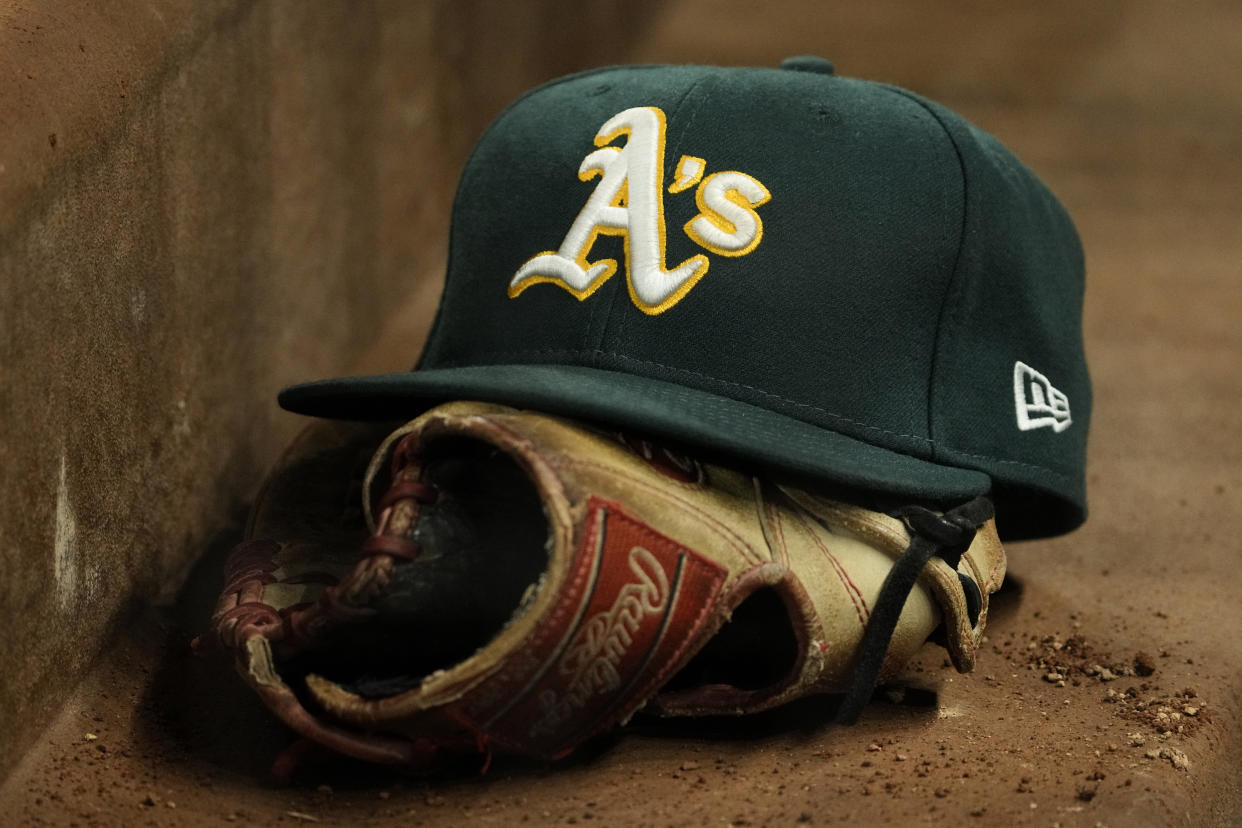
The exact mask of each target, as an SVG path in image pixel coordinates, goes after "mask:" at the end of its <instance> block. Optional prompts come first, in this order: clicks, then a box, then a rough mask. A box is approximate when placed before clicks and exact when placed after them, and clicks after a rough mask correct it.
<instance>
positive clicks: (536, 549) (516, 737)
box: [206, 402, 1005, 765]
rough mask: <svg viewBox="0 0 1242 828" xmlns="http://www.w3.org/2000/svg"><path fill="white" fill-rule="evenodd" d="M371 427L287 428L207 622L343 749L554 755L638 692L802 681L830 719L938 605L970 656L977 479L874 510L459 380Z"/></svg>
mask: <svg viewBox="0 0 1242 828" xmlns="http://www.w3.org/2000/svg"><path fill="white" fill-rule="evenodd" d="M384 433H385V432H384V430H382V429H381V430H377V429H376V427H374V426H358V425H346V424H340V423H331V422H321V423H318V424H316V425H314V426H312V427H311V428H309V429H308V430H307V431H306V432H305V433H304V434H303V435H302V436H301V438H299V440H298V441H297V442H296V443H295V444H294V445H293V446H292V447H291V448H290V449H289V451H288V452H287V453H286V454H285V456H284V458H283V459H282V460H281V462H280V463H279V465H278V467H277V469H276V470H275V472H274V473H273V475H272V476H271V478H270V480H269V481H268V483H267V485H266V487H265V489H264V491H263V492H262V494H261V495H260V497H259V499H258V502H257V504H256V506H255V508H254V511H253V514H252V516H251V520H250V525H249V528H248V531H247V537H248V540H246V541H245V542H243V543H242V544H240V545H239V546H238V547H237V548H236V549H235V550H234V551H233V553H232V554H231V556H230V558H229V561H228V563H227V567H226V569H227V571H226V576H225V580H226V582H227V583H226V586H225V588H224V591H223V594H222V595H221V598H220V601H219V605H218V607H217V610H216V613H215V615H214V617H213V619H212V627H211V632H210V633H209V635H208V636H207V637H206V640H211V641H214V642H216V643H218V644H219V645H222V646H223V647H225V648H226V649H227V650H229V651H230V652H231V653H232V654H233V656H234V657H235V661H236V666H237V669H238V671H239V672H240V673H241V675H242V677H243V678H244V679H245V680H246V682H247V683H249V684H250V686H251V687H253V688H254V689H255V690H256V691H257V692H258V694H259V695H260V696H261V697H262V699H263V701H264V702H265V703H266V704H267V705H268V706H269V707H270V708H271V709H272V711H274V712H275V713H276V714H277V715H278V716H279V717H280V718H281V719H282V720H284V722H285V723H287V724H288V725H289V726H290V727H291V728H292V729H293V730H295V731H296V732H298V733H299V734H301V735H302V736H304V737H306V738H307V739H309V740H311V741H312V742H315V743H318V744H320V745H324V746H327V747H330V748H332V749H335V750H337V751H340V752H342V753H345V754H348V755H351V756H354V757H358V758H361V759H366V760H372V761H377V762H387V763H405V764H415V765H421V764H425V763H426V762H427V761H428V760H429V759H430V758H431V757H432V756H433V755H434V754H435V753H436V752H437V751H440V750H450V751H459V750H464V751H474V750H481V751H483V752H485V753H487V754H488V755H490V753H491V752H492V751H502V752H507V753H515V754H523V755H528V756H535V757H544V758H557V757H561V756H564V755H566V754H567V753H569V752H570V751H572V750H573V749H574V748H575V747H576V746H578V745H580V744H581V743H582V742H584V741H585V740H587V739H588V738H590V737H592V736H594V735H596V734H599V733H602V732H604V731H606V730H609V729H611V728H613V727H614V726H617V725H619V724H623V723H624V722H625V721H627V720H628V719H629V717H630V716H631V715H632V714H633V713H634V712H635V711H637V710H638V709H639V708H643V709H645V710H647V711H651V712H654V713H657V714H661V715H669V716H680V715H689V716H699V715H719V714H745V713H750V712H753V711H758V710H763V709H766V708H770V707H773V706H775V705H779V704H781V703H783V702H786V701H789V700H791V699H795V698H799V697H802V696H805V695H807V694H812V693H815V694H820V693H823V694H844V700H843V701H842V702H841V703H840V707H839V708H838V718H839V719H841V720H844V721H852V720H853V719H854V718H856V717H857V715H858V714H859V712H860V711H861V709H862V707H863V706H864V705H865V703H866V702H867V700H868V699H869V698H870V695H871V692H872V690H873V689H874V686H875V685H876V683H877V682H878V681H882V680H884V679H885V678H886V677H890V676H892V675H893V674H894V673H895V672H897V671H898V670H899V669H900V668H901V666H902V665H903V664H904V663H905V662H906V661H907V659H909V658H910V657H911V656H912V655H913V654H914V653H915V651H916V650H918V649H919V648H920V647H921V646H922V645H923V644H924V642H925V641H926V640H927V639H928V638H929V637H930V636H931V635H932V634H933V633H934V632H937V631H938V630H942V631H943V637H942V638H941V640H942V641H943V643H944V645H945V646H946V647H947V649H948V651H949V654H950V656H951V657H952V659H953V663H954V664H955V666H956V667H957V669H958V670H961V671H967V670H970V669H971V668H972V666H973V664H974V660H975V653H976V649H977V647H978V645H979V641H980V637H981V635H982V631H983V628H984V623H985V621H986V619H987V608H988V595H989V594H990V593H991V592H993V591H995V590H996V589H997V588H998V587H999V585H1000V583H1001V580H1002V578H1003V577H1004V572H1005V554H1004V551H1003V549H1002V547H1001V544H1000V542H999V540H998V539H997V536H996V531H995V528H994V525H993V521H992V520H991V517H992V515H991V505H990V504H989V502H988V501H987V500H986V499H982V498H981V499H977V500H974V501H971V502H969V503H966V504H962V505H960V506H958V507H956V508H954V509H951V510H948V511H944V512H941V511H933V510H930V509H926V508H921V507H917V506H909V507H904V508H897V509H892V508H887V509H884V510H883V511H879V510H875V509H873V508H865V507H864V506H862V505H851V504H847V503H844V502H840V501H838V500H831V499H828V498H826V497H823V496H820V495H818V494H814V493H812V492H809V491H805V490H802V489H798V488H794V487H791V486H789V485H783V484H782V483H781V482H779V481H776V480H770V479H766V478H765V477H762V476H754V475H751V474H747V473H743V472H741V471H738V470H735V469H731V468H728V467H726V466H724V465H712V464H708V463H705V462H699V461H696V460H694V459H691V458H687V457H683V456H681V455H679V454H675V453H673V452H671V451H668V450H666V449H662V448H659V447H657V446H655V445H653V444H651V443H649V442H646V441H643V440H639V439H635V438H632V437H628V436H626V435H618V434H615V433H608V432H606V431H601V430H596V429H594V428H591V427H588V426H585V425H582V424H578V423H574V422H570V421H567V420H564V419H559V418H555V417H551V416H546V415H543V414H538V413H534V412H529V411H517V410H514V409H510V408H504V407H501V406H496V405H488V404H481V403H471V402H458V403H451V404H448V405H444V406H441V407H439V408H436V409H434V410H432V411H430V412H428V413H426V414H424V415H423V416H421V417H419V418H418V419H416V420H414V421H413V422H411V423H409V424H407V425H405V426H402V427H401V428H398V429H396V430H395V431H392V432H391V433H390V434H388V436H387V437H386V438H385V437H384ZM376 445H378V446H379V448H378V450H375V446H376ZM372 454H373V457H372ZM367 458H372V459H370V462H369V464H368V463H367ZM869 505H871V506H873V507H875V506H877V505H878V504H869Z"/></svg>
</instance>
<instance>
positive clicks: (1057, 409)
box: [1013, 362, 1070, 432]
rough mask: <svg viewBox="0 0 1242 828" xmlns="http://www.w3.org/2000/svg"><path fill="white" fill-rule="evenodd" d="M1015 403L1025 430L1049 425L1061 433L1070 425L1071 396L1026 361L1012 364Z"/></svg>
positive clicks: (1019, 419)
mask: <svg viewBox="0 0 1242 828" xmlns="http://www.w3.org/2000/svg"><path fill="white" fill-rule="evenodd" d="M1013 402H1014V406H1015V407H1016V408H1017V411H1018V428H1019V429H1021V430H1022V431H1030V430H1031V429H1034V428H1043V427H1044V426H1048V427H1050V428H1051V429H1052V430H1053V431H1056V432H1062V431H1065V429H1067V428H1069V426H1070V408H1069V399H1068V398H1066V396H1065V395H1064V394H1062V393H1061V392H1060V391H1058V390H1057V389H1056V388H1054V387H1053V386H1052V383H1050V382H1049V381H1048V378H1047V377H1045V376H1044V375H1043V374H1041V373H1039V372H1038V371H1036V370H1035V369H1034V368H1032V367H1031V366H1029V365H1027V364H1026V363H1024V362H1015V363H1014V364H1013Z"/></svg>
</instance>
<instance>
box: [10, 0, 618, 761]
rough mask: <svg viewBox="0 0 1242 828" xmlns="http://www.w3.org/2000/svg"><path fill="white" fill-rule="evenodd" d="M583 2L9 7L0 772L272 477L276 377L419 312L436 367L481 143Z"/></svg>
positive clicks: (353, 348) (565, 43)
mask: <svg viewBox="0 0 1242 828" xmlns="http://www.w3.org/2000/svg"><path fill="white" fill-rule="evenodd" d="M619 5H620V4H603V5H600V6H598V7H594V8H593V9H590V10H587V11H586V12H583V13H579V14H578V15H577V17H576V19H577V20H578V21H579V22H580V23H582V24H583V25H584V26H588V27H589V26H597V25H601V24H607V23H608V22H610V21H611V20H612V19H613V17H615V16H616V13H617V9H618V7H619ZM570 10H572V5H571V4H568V3H564V2H552V1H551V0H550V1H549V2H543V3H537V4H526V5H522V6H521V7H518V5H517V4H504V5H502V4H499V3H497V4H484V3H470V2H466V3H454V2H448V1H447V0H445V1H444V2H427V3H403V2H366V3H354V2H344V0H342V1H341V2H314V3H303V2H293V1H292V0H286V2H260V3H249V2H235V1H234V0H209V1H204V0H185V1H183V2H172V3H155V4H152V3H142V2H135V1H134V0H109V2H102V3H89V4H65V3H58V2H51V0H48V1H47V2H43V1H42V0H32V2H27V3H24V4H18V5H12V4H5V6H4V7H2V8H0V492H2V493H3V497H0V621H2V622H3V625H4V634H3V635H2V636H0V665H4V667H3V669H2V670H0V744H3V745H4V746H5V749H4V750H3V751H0V777H2V776H3V775H4V773H5V772H6V771H7V769H8V766H9V763H11V762H12V761H13V760H15V759H16V757H17V756H18V755H19V754H20V752H21V749H22V748H23V747H24V746H25V745H27V744H28V743H29V741H30V739H31V738H32V737H33V736H34V734H35V732H36V731H37V729H38V728H39V727H40V726H42V725H43V724H44V723H45V722H46V721H47V720H48V719H49V717H50V716H51V714H52V713H53V712H54V710H55V709H56V708H57V706H58V705H59V704H60V703H61V702H62V701H63V699H64V698H65V696H66V693H67V692H68V691H69V690H70V689H71V688H72V687H73V685H74V684H75V682H76V680H77V679H78V677H79V676H80V675H81V673H82V670H83V669H84V667H85V666H86V664H87V663H88V662H89V661H90V660H91V659H92V658H93V657H94V656H95V655H96V653H97V652H98V651H99V648H100V646H101V645H102V643H103V642H104V641H106V640H107V638H108V637H109V636H110V635H111V634H112V633H113V631H114V629H115V627H116V624H117V622H118V620H120V619H122V618H123V617H124V615H125V613H126V611H127V608H129V607H132V606H134V605H141V604H146V603H149V602H151V601H153V600H157V599H159V598H160V597H161V596H162V597H167V596H169V595H170V594H172V592H173V591H175V589H176V587H177V585H178V584H179V583H180V581H181V580H182V578H183V577H184V575H185V573H186V571H187V569H188V567H189V565H190V564H191V562H192V561H193V560H194V558H195V557H196V556H197V555H198V554H199V552H200V550H201V548H202V545H203V543H204V541H205V539H206V538H207V537H209V536H210V535H211V534H212V533H213V532H214V531H216V530H218V529H219V527H220V526H221V525H223V524H224V523H226V522H227V521H228V520H229V519H230V516H232V515H234V514H235V513H236V511H237V508H238V504H239V503H240V502H242V501H243V500H244V499H245V498H246V497H248V496H249V494H250V493H251V492H252V490H253V488H254V486H255V485H256V484H257V481H258V479H259V476H260V474H261V471H262V469H263V468H264V467H265V466H266V465H267V464H268V463H269V461H270V460H271V459H272V457H273V456H274V454H275V452H276V451H278V449H279V447H280V445H281V444H282V443H284V442H286V441H287V439H288V438H289V436H290V435H291V434H292V432H293V430H294V429H295V428H296V427H297V422H296V418H294V417H291V416H288V415H282V414H280V413H278V411H277V409H276V406H275V404H274V394H275V392H276V390H277V389H278V388H279V387H281V386H282V385H284V384H287V383H288V382H290V381H293V380H301V379H306V378H310V377H316V376H328V375H332V374H336V373H340V372H342V371H344V370H346V368H347V367H353V366H356V365H357V364H359V363H360V362H363V363H365V361H366V360H365V358H364V352H365V350H366V349H367V348H368V347H370V346H372V345H373V342H374V339H375V334H376V330H377V328H379V327H381V326H382V325H383V324H384V323H385V322H386V321H389V320H391V319H392V318H393V316H394V310H395V309H397V308H403V309H406V310H407V311H408V309H409V308H411V307H413V308H415V309H416V312H415V313H414V314H412V316H413V319H412V321H411V319H410V316H409V315H407V316H406V317H405V324H404V325H403V327H402V335H403V337H404V340H403V343H404V348H403V350H401V351H399V352H391V351H390V352H387V353H384V354H383V355H382V360H383V362H384V365H383V366H382V367H385V368H394V369H395V368H405V367H408V365H409V364H411V363H412V362H413V359H414V358H415V356H416V351H417V348H418V346H419V343H420V341H421V337H422V331H423V329H424V328H423V325H424V323H425V320H426V319H427V318H428V316H429V314H430V311H431V308H432V305H433V304H434V301H435V296H436V292H437V285H438V284H439V280H440V279H441V278H442V276H441V270H442V268H441V265H440V261H441V259H442V256H443V248H444V241H443V240H444V234H445V230H446V224H447V216H448V210H449V204H450V199H451V195H452V190H453V187H454V186H455V182H456V176H457V171H458V168H459V166H460V163H461V160H462V158H463V157H464V155H465V153H466V152H467V151H468V149H469V147H470V145H471V144H472V143H473V141H474V139H475V137H476V136H477V134H478V132H479V131H480V130H481V129H482V127H483V126H484V125H485V124H486V122H487V121H488V120H489V119H490V118H491V117H492V116H493V115H494V114H495V112H496V111H497V110H498V109H499V107H500V106H501V105H502V103H503V102H504V101H506V100H507V99H509V98H510V97H512V96H513V95H515V94H517V93H518V92H519V91H520V90H522V89H524V88H525V87H527V86H529V85H531V84H534V83H536V82H539V81H541V80H544V79H546V78H548V77H551V76H554V75H557V74H560V73H562V72H564V71H567V70H569V69H571V68H573V66H575V65H577V63H578V62H580V61H581V60H583V59H585V50H586V49H587V44H585V43H580V42H577V41H576V40H575V38H574V37H573V32H572V31H571V30H562V29H560V28H559V27H552V28H547V27H546V24H545V21H546V20H553V19H557V18H558V17H559V16H560V15H562V14H564V13H566V12H567V11H570ZM538 12H546V17H545V16H544V15H543V14H536V13H538ZM532 15H534V16H532ZM480 21H486V22H487V23H488V24H489V25H486V26H482V27H480V26H479V25H478V24H479V23H480ZM633 31H635V32H636V31H637V29H634V30H633ZM611 42H612V44H613V45H612V47H611V49H612V50H613V53H615V52H616V50H617V49H619V48H620V46H621V45H622V44H623V43H624V38H623V37H616V38H613V40H612V41H611ZM591 54H592V56H593V57H600V58H603V57H606V56H607V55H608V54H609V48H599V47H598V46H595V47H592V49H591ZM373 358H375V357H373ZM373 367H380V366H378V365H374V366H373Z"/></svg>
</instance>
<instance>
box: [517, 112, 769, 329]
mask: <svg viewBox="0 0 1242 828" xmlns="http://www.w3.org/2000/svg"><path fill="white" fill-rule="evenodd" d="M664 130H665V123H664V112H663V111H662V110H661V109H659V108H658V107H654V106H638V107H634V108H632V109H627V110H625V111H624V112H620V113H618V114H617V115H614V116H613V117H612V118H610V119H609V120H608V122H607V123H605V124H604V125H603V126H602V127H600V129H599V132H598V133H596V135H595V145H596V146H597V147H598V149H596V150H595V151H594V152H591V153H590V154H588V155H587V157H586V158H584V159H582V165H581V166H580V167H579V168H578V178H580V179H582V180H583V181H589V180H590V179H592V178H595V177H597V176H598V177H599V179H600V180H599V183H598V184H596V185H595V190H594V191H593V192H592V193H591V197H590V198H588V199H587V203H586V206H585V207H583V208H582V212H580V213H579V214H578V217H577V218H576V219H574V223H573V225H572V226H571V227H570V228H569V232H568V233H567V234H566V235H565V240H564V241H562V242H561V246H560V248H559V249H557V250H549V251H546V252H544V253H540V254H538V255H536V256H534V257H533V258H531V259H529V260H528V261H527V262H526V263H525V264H524V265H522V266H521V267H520V268H518V272H517V274H516V275H514V277H513V281H512V282H510V283H509V296H510V297H514V296H517V295H518V294H520V293H521V292H522V291H524V290H526V288H528V287H530V286H531V285H535V284H539V283H541V282H549V283H551V284H554V285H559V286H560V287H562V288H564V289H565V290H567V291H569V292H570V293H572V294H573V295H574V296H576V297H578V298H579V299H586V298H587V297H588V296H590V295H591V294H592V293H594V292H595V291H597V290H599V288H600V286H601V285H603V284H604V282H606V281H608V279H609V278H610V277H611V276H612V275H613V274H614V273H616V272H617V262H616V260H615V259H599V260H597V261H591V260H590V258H589V257H590V255H591V247H592V246H594V244H595V240H596V239H597V238H599V236H600V235H601V234H602V235H606V236H621V237H623V239H624V244H625V264H626V283H627V285H628V286H629V289H630V298H631V299H632V300H634V304H635V305H637V306H638V307H639V308H641V309H642V310H643V311H644V312H645V313H648V314H652V315H655V314H657V313H663V312H664V311H666V310H668V309H669V308H671V307H672V306H673V305H675V304H677V303H678V302H679V301H681V299H682V297H683V296H685V295H686V294H687V293H689V292H690V289H691V288H693V287H694V286H695V285H696V284H698V281H699V280H700V279H702V278H703V276H704V275H705V274H706V273H707V268H708V264H709V262H708V259H707V256H704V255H702V254H699V255H697V256H692V257H691V258H689V259H686V260H685V261H684V262H682V263H681V264H679V265H677V266H676V267H672V268H669V267H666V265H665V261H664V242H665V237H666V230H665V225H664V192H663V182H664ZM623 135H624V136H628V137H627V140H626V142H625V145H624V146H621V147H615V146H611V144H612V142H613V141H616V140H617V139H618V138H619V137H621V136H623ZM706 170H707V162H706V161H705V160H704V159H702V158H696V157H694V156H692V155H683V156H682V157H681V159H680V160H679V161H678V162H677V170H676V177H675V178H674V180H673V182H672V184H670V185H669V188H668V191H669V192H670V193H680V192H683V191H685V190H688V189H690V188H691V187H694V186H695V185H698V188H697V189H696V190H695V194H694V198H695V203H696V204H697V205H698V208H699V212H698V214H697V215H695V217H694V218H692V219H691V220H690V221H688V222H686V225H685V228H684V229H685V232H686V235H688V236H689V237H690V238H691V239H693V240H694V241H695V242H696V243H698V244H699V245H701V246H702V247H704V248H705V249H707V250H708V251H710V252H712V253H716V254H718V255H721V256H745V255H746V254H747V253H749V252H751V251H752V250H754V249H755V248H756V247H757V246H758V245H759V242H760V241H761V240H762V239H763V221H762V219H760V218H759V214H758V213H757V212H756V210H755V208H757V207H759V206H760V205H761V204H764V203H766V202H767V201H768V199H770V198H771V197H772V196H771V194H770V193H769V192H768V190H767V188H766V187H764V186H763V184H761V183H760V182H759V181H758V180H756V179H755V178H752V177H751V176H749V175H747V174H746V173H742V172H737V171H735V170H727V171H723V172H716V173H712V174H711V175H709V176H707V177H706V178H704V176H703V174H704V172H706Z"/></svg>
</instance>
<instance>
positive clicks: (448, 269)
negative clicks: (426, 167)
mask: <svg viewBox="0 0 1242 828" xmlns="http://www.w3.org/2000/svg"><path fill="white" fill-rule="evenodd" d="M619 68H621V67H619V66H599V67H596V68H594V69H587V70H585V71H582V72H577V73H575V74H573V75H566V76H565V77H562V78H555V79H553V80H550V81H548V82H547V83H543V84H540V85H539V86H536V87H535V88H533V89H528V90H526V92H524V93H522V94H521V95H520V96H518V97H517V98H516V99H514V100H513V101H512V102H511V103H510V104H509V105H508V106H506V107H505V108H504V109H502V110H501V111H500V112H499V113H498V114H497V115H496V117H495V118H493V119H492V121H491V123H489V124H488V125H487V126H486V127H485V128H484V130H483V132H482V134H480V135H479V137H478V139H477V140H476V141H475V142H474V146H473V147H472V148H471V149H470V154H469V155H468V156H466V161H465V163H464V164H463V165H462V172H461V175H460V176H458V178H457V189H455V190H454V191H453V203H452V205H451V206H450V207H449V217H450V221H449V237H448V245H447V255H446V256H445V263H444V273H445V281H444V288H443V290H442V292H441V297H440V302H439V305H438V307H437V308H436V313H435V316H434V317H433V318H432V320H431V327H430V329H429V330H428V332H427V340H426V342H427V344H426V345H425V346H424V347H423V350H422V352H421V353H420V354H419V356H418V360H417V362H415V364H414V368H415V370H417V369H419V368H421V367H422V366H423V364H424V363H425V362H426V361H427V355H428V354H429V353H430V352H431V350H432V349H433V348H434V347H435V344H436V339H437V334H438V332H439V330H440V320H442V319H443V318H444V317H445V316H446V314H445V313H444V308H445V305H447V304H448V303H447V301H446V300H447V299H448V298H449V297H448V287H449V282H448V274H451V273H452V272H453V252H454V249H455V242H456V237H457V229H458V223H457V222H456V221H452V220H451V219H453V218H455V217H456V216H457V202H458V201H459V200H460V199H461V194H462V191H463V190H465V189H466V179H467V178H468V177H470V176H471V173H472V172H473V171H474V158H475V156H476V155H478V154H479V151H480V150H481V149H482V147H483V144H484V143H486V139H487V138H488V136H490V135H491V134H492V133H493V132H495V131H496V129H497V128H498V127H499V126H500V123H501V121H503V120H505V119H506V118H507V117H508V116H509V113H510V112H512V111H513V110H514V109H515V108H517V107H518V106H519V105H520V104H521V103H522V102H524V101H525V100H526V99H527V98H529V97H531V96H532V95H535V94H537V93H539V92H542V91H544V90H546V89H551V88H553V87H556V86H560V85H562V84H565V83H569V82H571V81H575V80H580V79H582V78H586V77H590V76H592V75H599V74H603V73H605V72H610V71H614V70H616V69H619ZM628 68H630V69H659V68H661V67H660V66H659V65H657V64H650V65H646V66H633V67H628Z"/></svg>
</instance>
